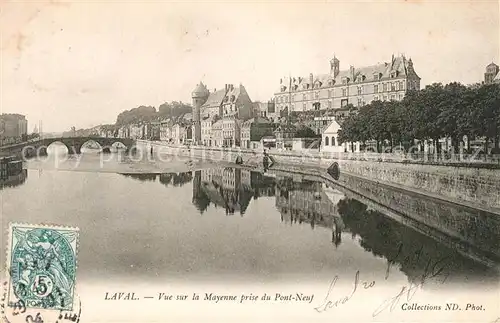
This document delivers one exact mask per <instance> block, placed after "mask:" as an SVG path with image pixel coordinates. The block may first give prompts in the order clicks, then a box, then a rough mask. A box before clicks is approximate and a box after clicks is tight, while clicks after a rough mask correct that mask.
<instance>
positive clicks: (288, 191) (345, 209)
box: [192, 168, 499, 280]
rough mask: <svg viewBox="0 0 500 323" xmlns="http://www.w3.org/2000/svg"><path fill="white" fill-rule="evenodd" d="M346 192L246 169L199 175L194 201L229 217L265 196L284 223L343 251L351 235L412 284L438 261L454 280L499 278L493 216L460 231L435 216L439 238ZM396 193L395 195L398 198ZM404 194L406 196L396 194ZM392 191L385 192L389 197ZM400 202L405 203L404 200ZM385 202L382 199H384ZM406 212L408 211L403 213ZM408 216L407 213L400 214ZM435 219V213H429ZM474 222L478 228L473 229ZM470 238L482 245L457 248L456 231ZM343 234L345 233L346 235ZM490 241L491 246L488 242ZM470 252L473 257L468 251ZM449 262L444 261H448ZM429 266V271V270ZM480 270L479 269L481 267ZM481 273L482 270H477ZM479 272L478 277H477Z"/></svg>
mask: <svg viewBox="0 0 500 323" xmlns="http://www.w3.org/2000/svg"><path fill="white" fill-rule="evenodd" d="M346 194H348V193H347V191H345V190H344V189H342V188H340V187H339V188H333V187H329V186H328V185H326V184H325V183H322V182H319V181H311V180H304V179H301V178H298V179H296V178H293V177H274V178H273V177H267V176H264V175H262V174H261V173H257V172H251V171H248V170H244V169H232V168H219V169H206V170H201V171H196V172H195V174H194V181H193V198H192V202H193V204H194V205H195V206H196V208H197V209H198V210H199V211H200V212H201V213H203V212H204V211H206V210H207V209H208V208H209V207H210V205H211V204H213V205H214V206H215V207H222V208H223V209H224V210H225V213H226V214H228V215H229V214H234V213H235V212H239V213H240V214H241V215H243V214H244V213H245V210H246V209H247V208H248V206H249V204H250V202H251V200H252V199H257V198H259V197H262V196H269V197H272V196H274V199H275V207H276V209H277V210H278V211H279V213H280V216H281V221H282V222H284V223H287V224H290V225H293V224H299V225H304V224H307V225H309V226H310V227H311V228H312V229H315V228H316V227H321V228H326V229H328V230H331V232H332V235H331V237H332V244H333V245H334V246H335V247H339V246H340V245H341V244H342V237H343V236H344V238H345V236H346V235H347V236H351V237H352V239H354V240H356V239H359V241H360V242H359V243H360V245H361V246H362V247H363V248H364V249H365V250H366V251H368V252H371V253H373V254H374V255H375V256H378V257H383V258H384V259H386V260H387V262H388V268H389V267H391V266H394V265H397V266H400V267H401V270H402V271H404V272H405V273H406V274H407V275H408V277H409V278H410V279H411V280H417V279H421V276H422V274H423V273H424V271H425V270H426V268H427V267H428V266H429V263H430V262H431V261H432V260H435V259H445V258H446V265H447V266H449V267H450V268H457V270H456V273H455V274H454V275H455V276H457V275H460V274H463V275H466V276H467V275H469V276H470V275H472V276H473V275H476V274H477V275H483V274H484V275H486V276H488V275H489V276H492V277H498V273H494V272H492V271H488V270H487V268H488V266H485V264H488V263H489V264H488V265H489V267H498V265H499V261H498V257H496V256H495V255H494V254H492V253H491V252H489V251H490V250H491V249H492V248H494V247H495V246H496V244H498V241H499V236H498V234H497V232H498V225H497V226H494V227H493V228H491V227H490V228H489V229H488V230H483V228H484V225H485V223H489V224H491V216H492V215H488V214H484V212H483V213H481V215H482V216H481V217H476V218H474V219H475V220H474V221H472V222H471V218H470V217H463V218H462V221H463V222H464V223H465V224H461V225H458V226H457V223H456V221H455V222H453V223H451V225H450V223H449V222H448V221H447V219H446V218H443V217H441V218H440V215H439V214H436V219H435V221H440V220H441V223H440V227H441V228H442V231H443V232H440V233H439V234H437V233H436V232H433V231H432V230H428V231H427V232H425V233H422V232H421V231H420V232H419V231H418V230H416V229H415V227H414V226H409V225H408V224H407V223H401V222H398V221H397V220H395V219H393V218H390V217H388V216H387V215H386V214H384V213H382V212H378V211H375V210H373V209H370V208H369V207H368V206H367V205H366V204H363V203H362V202H360V201H358V200H356V199H352V198H350V197H348V196H346ZM394 194H396V193H394ZM397 194H401V192H399V191H398V192H397ZM389 195H390V192H389V191H388V190H387V189H386V192H385V196H389ZM399 197H400V198H403V197H401V196H399ZM381 201H383V199H381ZM425 203H427V206H426V207H427V209H428V208H430V207H431V208H433V209H443V206H442V205H441V204H440V203H439V202H437V201H425ZM446 207H447V209H450V208H453V207H454V208H455V210H456V212H458V213H459V214H463V212H464V211H463V210H462V209H461V207H459V206H450V205H446ZM400 211H404V210H402V209H401V210H400ZM401 215H402V216H407V215H408V214H401ZM427 216H433V214H427ZM469 223H472V224H473V225H468V224H469ZM465 227H467V229H466V231H467V233H466V236H469V237H477V236H481V240H480V241H481V244H480V245H476V246H471V247H469V249H467V248H465V247H463V246H465V245H467V244H468V243H470V244H473V243H474V242H475V241H476V240H477V238H473V239H471V240H470V241H462V242H460V244H461V246H462V248H461V249H460V250H458V249H457V248H454V247H453V246H454V244H453V243H452V242H454V241H455V238H454V237H453V234H451V235H450V232H451V230H453V229H454V228H457V229H460V230H459V231H460V232H461V233H462V234H463V232H464V230H465V229H464V228H465ZM343 233H344V234H343ZM487 242H490V243H487ZM472 247H474V248H476V249H477V248H479V249H480V251H479V252H481V253H482V256H483V257H484V259H486V260H487V261H482V263H483V264H479V263H477V262H475V261H473V260H472V259H476V260H478V259H477V258H478V257H477V252H478V251H477V250H476V251H475V252H474V253H472V252H471V251H470V250H472V249H471V248H472ZM467 250H469V251H470V252H467ZM443 261H444V260H443ZM426 266H427V267H426ZM478 266H479V267H478ZM478 268H479V269H478ZM475 270H476V271H477V272H475Z"/></svg>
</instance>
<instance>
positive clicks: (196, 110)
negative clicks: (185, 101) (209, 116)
mask: <svg viewBox="0 0 500 323" xmlns="http://www.w3.org/2000/svg"><path fill="white" fill-rule="evenodd" d="M209 94H210V93H209V92H208V89H207V87H206V86H205V85H204V84H203V83H202V82H200V84H198V85H197V86H196V88H195V89H194V90H193V92H192V93H191V98H192V99H193V123H194V138H193V139H194V144H195V145H200V144H201V120H200V114H201V106H202V105H203V104H204V103H205V102H206V101H207V99H208V95H209Z"/></svg>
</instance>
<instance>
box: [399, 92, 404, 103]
mask: <svg viewBox="0 0 500 323" xmlns="http://www.w3.org/2000/svg"><path fill="white" fill-rule="evenodd" d="M399 100H400V101H401V100H403V93H399Z"/></svg>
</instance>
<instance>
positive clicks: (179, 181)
mask: <svg viewBox="0 0 500 323" xmlns="http://www.w3.org/2000/svg"><path fill="white" fill-rule="evenodd" d="M192 180H193V174H192V172H182V173H165V174H160V183H162V184H163V185H165V186H169V185H173V186H182V185H185V184H187V183H189V182H191V181H192Z"/></svg>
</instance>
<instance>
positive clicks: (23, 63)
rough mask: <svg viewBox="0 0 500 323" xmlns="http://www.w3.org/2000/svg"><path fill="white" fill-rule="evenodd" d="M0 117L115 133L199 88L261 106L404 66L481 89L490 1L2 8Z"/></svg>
mask: <svg viewBox="0 0 500 323" xmlns="http://www.w3.org/2000/svg"><path fill="white" fill-rule="evenodd" d="M0 10H1V11H0V36H1V42H0V46H1V47H0V48H1V52H0V72H1V73H0V74H1V75H0V82H1V83H0V91H1V92H0V110H1V112H2V113H20V114H24V115H26V117H27V119H28V123H29V126H28V128H29V130H30V131H31V130H32V129H33V127H34V125H35V124H38V121H39V120H42V122H43V131H47V132H48V131H65V130H68V129H70V128H71V127H72V126H75V127H76V128H77V129H78V128H88V127H92V126H95V125H99V124H106V123H114V122H115V121H116V116H117V115H118V114H119V113H120V112H121V111H124V110H128V109H132V108H135V107H138V106H140V105H151V106H155V107H158V106H159V105H160V104H162V103H163V102H166V101H174V100H175V101H183V102H191V91H192V90H193V89H194V87H195V86H196V84H197V83H198V82H200V81H203V82H204V83H205V84H206V85H207V86H208V88H209V89H210V90H213V89H221V88H223V87H224V84H234V85H239V84H240V83H241V84H243V85H244V86H245V88H246V89H247V91H248V93H249V95H250V98H251V99H252V100H254V101H257V100H261V101H267V100H268V99H270V98H271V97H272V96H273V93H274V92H275V91H276V90H277V88H278V87H279V81H280V78H281V77H284V76H287V75H289V74H291V75H292V76H294V75H295V76H299V75H300V76H307V75H309V73H313V74H314V73H328V72H329V70H330V66H329V60H330V59H331V58H332V57H333V55H336V57H337V58H338V59H339V60H340V69H341V70H344V69H348V68H349V66H350V65H353V66H354V67H356V66H366V65H373V64H376V63H378V62H386V61H390V59H391V56H392V55H393V54H394V55H398V54H405V55H406V57H407V58H412V60H413V63H414V67H415V70H416V72H417V73H418V74H419V76H420V77H421V78H422V80H421V83H422V85H423V86H425V85H426V84H431V83H434V82H443V83H446V82H452V81H459V82H462V83H464V84H470V83H475V82H480V81H482V79H483V73H484V70H485V67H486V65H488V64H489V63H491V62H495V63H497V64H500V57H499V43H500V39H499V38H500V36H499V30H500V26H499V15H500V12H499V4H498V1H481V0H475V1H467V0H462V1H424V0H420V1H416V0H415V1H409V0H407V1H399V0H393V1H309V2H306V1H280V2H278V1H274V2H269V1H268V2H265V1H245V2H243V1H240V2H235V1H212V2H208V1H205V2H201V1H198V2H194V1H191V2H185V3H182V2H171V1H169V2H167V1H163V2H162V1H124V0H122V1H90V0H85V1H74V2H70V1H55V0H53V1H50V2H43V1H31V2H30V1H19V2H16V1H5V0H0Z"/></svg>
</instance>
